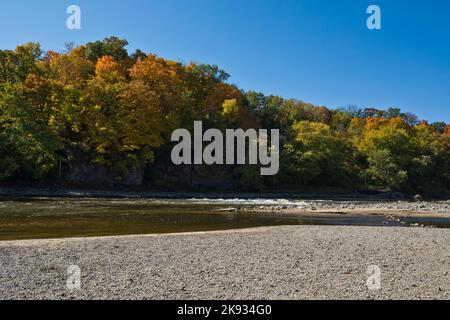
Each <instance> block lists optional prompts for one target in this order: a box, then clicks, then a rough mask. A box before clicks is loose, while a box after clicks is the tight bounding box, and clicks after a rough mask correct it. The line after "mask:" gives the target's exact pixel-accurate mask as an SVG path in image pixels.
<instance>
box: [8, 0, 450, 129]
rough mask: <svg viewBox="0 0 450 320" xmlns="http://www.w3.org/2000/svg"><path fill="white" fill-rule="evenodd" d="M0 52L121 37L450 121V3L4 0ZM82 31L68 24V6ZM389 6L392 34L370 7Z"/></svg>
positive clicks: (272, 86)
mask: <svg viewBox="0 0 450 320" xmlns="http://www.w3.org/2000/svg"><path fill="white" fill-rule="evenodd" d="M0 1H1V4H2V6H1V7H2V9H1V11H0V29H1V30H2V31H1V33H0V48H1V49H11V48H14V47H15V46H16V45H18V44H21V43H24V42H28V41H38V42H40V43H41V45H42V46H43V48H44V49H52V50H63V48H64V43H65V42H68V41H74V42H75V43H76V44H81V43H85V42H88V41H93V40H101V39H103V38H104V37H106V36H110V35H116V36H118V37H121V38H126V39H127V40H128V41H129V42H130V47H129V50H130V51H131V50H134V49H135V48H140V49H142V50H143V51H146V52H152V53H155V54H157V55H160V56H162V57H165V58H169V59H174V60H178V61H182V62H190V61H197V62H204V63H211V64H217V65H219V66H220V67H222V68H223V69H225V70H226V71H227V72H228V73H230V74H231V76H232V77H231V79H230V81H231V82H232V83H235V84H237V85H238V86H239V87H241V88H243V89H245V90H257V91H261V92H264V93H266V94H277V95H281V96H283V97H286V98H299V99H302V100H304V101H307V102H311V103H314V104H317V105H326V106H329V107H332V108H334V107H337V106H345V105H349V104H353V105H357V106H359V107H361V108H364V107H379V108H387V107H391V106H396V107H401V108H402V109H403V110H405V111H410V112H413V113H415V114H417V115H418V116H419V117H420V118H422V119H428V120H431V121H438V120H443V121H446V122H447V123H449V122H450V1H448V0H433V1H425V0H414V1H412V0H411V1H406V0H372V1H365V0H127V1H123V0H122V1H117V0H71V1H65V0H41V1H36V0H14V1H9V0H8V1H6V0H0ZM70 4H76V5H79V6H80V7H81V10H82V30H80V31H70V30H68V29H66V19H67V16H68V15H67V14H66V8H67V6H68V5H70ZM370 4H377V5H379V6H380V7H381V10H382V30H380V31H370V30H368V29H367V28H366V19H367V15H366V9H367V7H368V6H369V5H370Z"/></svg>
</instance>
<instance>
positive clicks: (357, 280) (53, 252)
mask: <svg viewBox="0 0 450 320" xmlns="http://www.w3.org/2000/svg"><path fill="white" fill-rule="evenodd" d="M69 265H78V266H79V267H80V269H81V290H80V291H69V290H67V288H66V280H67V277H68V275H67V267H68V266H69ZM371 265H378V266H379V267H380V269H381V272H382V274H381V281H382V286H381V290H374V291H371V290H368V288H367V286H366V280H367V274H366V272H367V268H368V267H369V266H371ZM0 283H1V284H2V285H1V286H0V299H450V232H449V231H448V230H445V229H423V228H378V227H340V226H292V227H270V228H259V229H248V230H240V231H223V232H212V233H194V234H178V235H150V236H126V237H106V238H81V239H61V240H29V241H10V242H0Z"/></svg>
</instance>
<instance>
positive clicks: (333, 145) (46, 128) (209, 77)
mask: <svg viewBox="0 0 450 320" xmlns="http://www.w3.org/2000/svg"><path fill="white" fill-rule="evenodd" d="M127 44H128V42H127V41H126V40H122V39H118V38H115V37H111V38H107V39H105V40H103V41H97V42H93V43H88V44H86V45H82V46H79V47H75V48H73V47H69V48H68V50H66V52H63V53H58V52H54V51H47V52H42V50H41V48H40V46H39V45H38V44H35V43H28V44H25V45H22V46H19V47H17V48H16V49H15V50H4V51H0V153H1V158H0V180H1V181H3V182H4V183H14V182H16V181H22V182H23V181H44V182H45V181H47V182H52V181H53V182H56V181H58V182H65V183H71V182H73V181H74V180H76V179H75V178H74V177H75V176H76V175H75V173H74V172H80V170H81V171H82V169H80V168H84V169H86V168H91V169H93V170H94V171H95V170H103V172H108V177H109V178H110V182H111V183H112V184H118V185H121V184H126V182H127V181H130V177H131V176H134V177H138V178H137V179H135V180H136V181H137V183H136V181H135V183H134V185H136V184H137V185H146V186H148V187H156V186H161V185H164V186H165V187H171V186H173V187H182V185H183V183H185V182H186V183H185V187H189V184H190V183H192V181H193V178H192V175H193V174H194V175H195V172H197V173H198V172H200V171H201V170H209V171H208V175H209V176H210V177H212V176H215V177H218V176H221V177H224V179H228V180H229V181H232V182H233V183H232V184H231V185H228V188H233V189H236V188H241V189H242V188H243V189H258V190H260V189H291V190H306V189H311V188H314V189H321V188H325V187H326V188H340V189H366V188H373V189H381V190H400V191H403V192H410V193H415V192H420V193H423V194H430V195H438V194H445V193H446V192H448V190H449V189H450V148H449V147H450V125H449V124H446V123H444V122H439V123H432V124H429V123H427V122H425V121H419V119H417V117H416V116H414V115H413V114H410V113H403V112H401V110H399V109H397V108H390V109H389V110H386V111H383V110H378V109H375V108H366V109H359V108H356V107H346V108H339V109H335V110H331V109H328V108H326V107H324V106H314V105H312V104H308V103H305V102H303V101H300V100H295V99H284V98H282V97H278V96H265V95H263V94H262V93H258V92H253V91H252V92H244V91H243V90H241V89H239V88H238V87H237V86H235V85H232V84H230V83H229V82H227V81H228V77H229V76H228V74H227V73H226V72H224V71H223V70H220V69H219V68H218V67H217V66H212V65H205V64H196V63H190V64H182V63H179V62H175V61H169V60H166V59H163V58H160V57H157V56H155V55H152V54H145V53H143V52H142V51H140V50H137V51H136V52H135V53H133V54H128V52H127V50H126V49H125V47H126V46H127ZM195 120H202V121H203V122H204V124H205V126H207V127H214V128H219V129H226V128H265V129H280V132H281V142H282V146H281V158H280V161H281V171H280V173H279V175H277V176H276V177H268V178H266V177H264V178H262V177H261V176H259V175H257V174H255V172H257V170H255V168H253V167H251V166H244V167H232V168H227V169H226V170H225V172H224V171H223V169H219V168H208V169H202V168H191V169H188V170H190V171H188V172H190V175H191V177H190V180H189V179H187V180H186V181H183V182H182V181H181V180H180V181H177V180H176V179H175V180H174V179H173V175H172V180H171V178H170V177H171V174H172V173H171V172H172V171H173V170H174V169H173V168H172V167H171V164H170V157H169V154H170V152H169V150H170V147H171V143H170V135H171V132H172V131H173V130H174V129H176V128H187V129H191V128H192V125H193V121H195ZM185 172H186V171H185ZM161 181H162V182H164V183H161ZM170 181H172V182H170ZM221 187H222V186H221V185H220V184H217V188H221Z"/></svg>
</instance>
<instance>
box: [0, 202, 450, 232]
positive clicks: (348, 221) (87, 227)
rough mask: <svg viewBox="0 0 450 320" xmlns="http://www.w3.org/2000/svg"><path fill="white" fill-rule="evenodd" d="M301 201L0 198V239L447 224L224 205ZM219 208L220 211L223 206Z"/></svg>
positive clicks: (447, 221)
mask: <svg viewBox="0 0 450 320" xmlns="http://www.w3.org/2000/svg"><path fill="white" fill-rule="evenodd" d="M302 203H304V201H301V200H270V199H250V200H248V199H228V200H226V199H97V198H75V199H71V198H26V199H20V198H17V199H12V198H7V199H0V240H20V239H46V238H65V237H86V236H110V235H132V234H161V233H180V232H200V231H215V230H230V229H241V228H253V227H264V226H279V225H356V226H387V227H388V226H402V227H407V226H411V225H412V224H414V223H419V224H422V225H425V226H430V227H440V228H449V227H450V219H447V218H403V219H402V220H400V221H395V220H394V221H393V220H388V219H386V218H385V217H382V216H352V215H349V216H345V215H337V214H318V215H316V216H304V215H300V214H298V215H296V214H280V213H276V212H274V213H267V212H264V213H263V212H260V213H258V212H251V213H250V212H242V211H237V212H230V211H227V210H226V209H227V208H230V207H233V208H242V207H249V206H259V205H289V206H293V205H294V206H295V205H300V204H302ZM224 209H225V210H224Z"/></svg>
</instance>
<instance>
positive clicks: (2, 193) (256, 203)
mask: <svg viewBox="0 0 450 320" xmlns="http://www.w3.org/2000/svg"><path fill="white" fill-rule="evenodd" d="M386 197H387V194H385V193H381V194H379V195H374V196H367V195H366V196H363V195H360V194H351V193H349V194H345V193H341V194H339V193H336V194H332V193H330V194H328V193H325V194H307V193H305V194H301V193H290V192H276V193H274V192H271V193H237V192H235V193H231V192H228V193H201V192H161V191H118V190H116V191H114V190H113V191H101V190H76V189H51V188H43V189H38V188H8V187H0V198H4V199H6V200H8V199H14V198H72V199H77V198H78V199H79V198H99V199H102V198H103V199H169V200H170V199H173V200H183V199H185V200H190V201H196V202H197V203H202V202H204V203H223V204H224V205H225V206H226V205H228V204H229V205H230V206H229V207H226V208H224V209H225V210H227V209H229V210H234V211H246V212H251V211H258V212H272V213H273V212H279V213H288V214H289V213H294V214H305V213H306V214H307V213H311V212H312V213H316V212H317V213H320V212H322V213H323V212H325V213H332V214H335V213H352V214H371V213H374V214H375V213H380V212H382V213H386V214H390V213H401V214H408V213H409V212H411V213H413V214H417V215H420V214H430V215H431V214H433V215H436V216H441V215H450V200H439V201H438V200H436V201H410V200H388V199H386ZM244 206H245V207H244Z"/></svg>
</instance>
